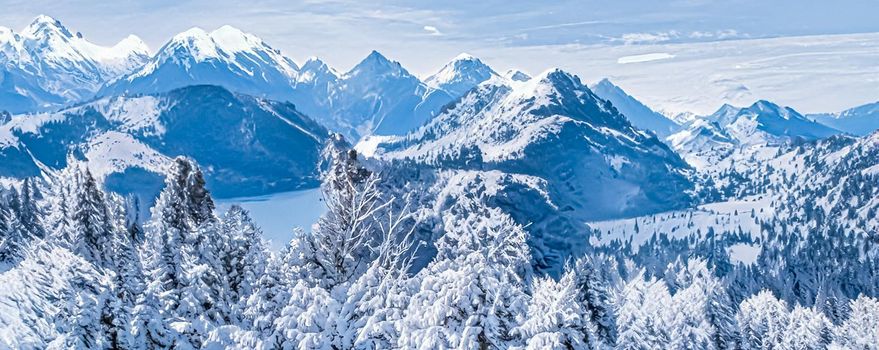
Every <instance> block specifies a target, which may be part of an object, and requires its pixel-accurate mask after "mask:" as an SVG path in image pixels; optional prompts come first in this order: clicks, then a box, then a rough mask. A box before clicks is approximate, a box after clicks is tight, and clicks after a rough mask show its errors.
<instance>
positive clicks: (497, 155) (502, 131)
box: [359, 69, 691, 218]
mask: <svg viewBox="0 0 879 350" xmlns="http://www.w3.org/2000/svg"><path fill="white" fill-rule="evenodd" d="M359 148H360V149H362V150H365V151H366V153H372V152H374V153H375V155H377V156H378V157H380V158H383V159H409V160H414V161H416V162H420V163H424V164H429V165H432V166H435V167H439V168H451V169H480V170H488V169H495V170H500V171H503V172H507V173H518V174H526V175H530V176H535V177H538V178H540V179H543V180H545V181H546V183H547V184H548V187H549V190H548V191H549V192H550V194H551V197H552V198H553V200H554V202H555V203H556V204H557V205H558V206H559V207H560V208H562V209H561V210H562V211H564V212H568V213H570V214H572V215H574V216H575V217H581V218H601V217H616V216H621V215H633V214H638V213H648V212H654V211H660V210H667V209H672V208H676V207H680V206H684V205H686V204H687V203H688V202H689V199H688V195H687V194H686V192H687V190H688V189H690V188H691V184H690V183H689V181H688V180H687V178H686V176H685V174H686V172H687V171H688V170H687V169H688V167H687V165H686V163H684V162H683V161H682V160H681V159H680V158H679V157H678V156H677V155H676V154H675V153H674V152H673V151H672V150H670V149H669V148H668V147H667V146H665V145H664V144H663V143H662V142H661V141H660V140H659V139H657V138H656V137H655V136H653V135H652V134H649V133H645V132H643V131H641V130H639V129H637V128H635V127H633V126H632V124H630V123H629V121H628V120H626V118H625V117H624V116H623V115H621V114H619V112H617V110H616V109H614V108H613V107H612V105H611V104H610V103H609V102H607V101H605V100H602V99H601V98H599V97H598V96H596V95H595V94H594V93H593V92H592V91H590V90H589V88H587V87H586V86H584V85H583V84H582V83H581V82H580V80H579V78H577V77H576V76H573V75H571V74H568V73H566V72H563V71H561V70H558V69H555V70H548V71H546V72H544V73H543V74H541V75H540V76H537V77H534V78H532V79H531V80H529V81H528V82H524V83H522V82H511V81H508V80H491V81H488V82H486V83H483V84H482V85H480V86H479V87H478V88H476V89H474V90H471V91H470V92H469V93H468V94H467V95H465V96H464V97H463V98H461V99H460V100H458V101H456V102H455V103H454V104H452V105H449V106H448V107H447V108H446V109H445V110H444V111H443V112H442V113H441V114H440V115H438V116H437V117H436V118H434V119H432V120H431V121H430V122H428V124H426V125H425V126H424V127H422V128H419V129H418V130H417V131H415V132H413V133H410V134H409V135H407V136H405V137H397V138H384V139H380V138H377V139H367V140H364V141H363V142H362V143H361V145H360V147H359ZM660 183H661V184H662V186H659V184H660Z"/></svg>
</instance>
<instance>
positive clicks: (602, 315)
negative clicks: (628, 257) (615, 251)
mask: <svg viewBox="0 0 879 350" xmlns="http://www.w3.org/2000/svg"><path fill="white" fill-rule="evenodd" d="M573 269H574V271H575V278H576V284H577V289H578V292H577V300H578V301H579V302H580V303H581V304H582V305H583V306H584V308H585V310H584V311H585V312H586V317H588V319H589V320H590V321H591V322H592V323H593V324H594V325H595V327H597V329H598V334H597V335H598V338H599V339H598V341H600V342H602V343H603V344H606V345H613V344H615V343H616V336H617V325H616V313H615V311H614V309H615V308H616V305H615V303H614V301H615V300H616V298H617V296H616V295H615V293H616V290H615V285H616V284H617V283H618V281H619V276H618V275H617V274H616V271H615V270H616V266H615V262H614V261H612V260H610V259H609V258H608V257H604V256H584V257H582V258H580V259H577V261H576V262H575V263H574V265H573Z"/></svg>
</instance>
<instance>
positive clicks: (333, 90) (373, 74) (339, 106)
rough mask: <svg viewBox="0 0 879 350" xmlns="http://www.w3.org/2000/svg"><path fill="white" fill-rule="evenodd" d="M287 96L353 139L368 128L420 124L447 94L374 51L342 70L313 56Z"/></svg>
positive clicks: (385, 130)
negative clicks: (348, 69)
mask: <svg viewBox="0 0 879 350" xmlns="http://www.w3.org/2000/svg"><path fill="white" fill-rule="evenodd" d="M312 67H313V68H312ZM291 100H292V101H293V102H294V103H295V104H296V105H297V106H301V108H302V111H303V112H305V113H306V114H307V115H311V116H315V119H316V120H317V121H319V122H321V123H322V124H324V125H325V126H327V127H328V128H330V129H332V130H334V131H338V132H342V133H343V134H345V136H346V137H347V138H349V139H351V140H357V139H359V138H360V137H362V136H366V135H371V134H379V135H402V134H405V133H406V132H408V131H410V130H413V129H415V128H417V127H418V126H420V125H422V124H424V122H426V121H427V120H428V119H430V118H431V117H432V116H433V115H435V114H436V113H437V111H439V109H440V108H441V107H442V106H443V105H445V104H446V103H448V102H450V101H451V100H452V96H450V95H449V94H448V93H447V92H445V91H443V90H439V89H436V88H432V87H429V86H428V85H426V84H424V83H422V82H421V81H420V80H419V79H418V78H417V77H416V76H414V75H412V74H411V73H409V72H408V71H407V70H406V69H405V68H403V66H402V65H400V63H399V62H396V61H391V60H389V59H387V58H386V57H385V56H383V55H382V54H380V53H378V52H377V51H373V52H371V53H370V54H369V55H368V56H367V57H366V58H364V59H363V60H362V61H361V62H360V63H358V64H357V65H356V66H354V68H352V69H351V70H350V71H348V72H346V73H344V74H341V75H337V74H336V73H335V71H333V70H331V69H329V68H328V67H325V65H324V64H323V63H322V62H320V61H313V62H312V63H311V64H310V65H309V71H308V73H306V72H303V76H302V78H301V79H300V81H299V82H298V83H297V87H296V91H295V92H294V94H293V97H292V98H291Z"/></svg>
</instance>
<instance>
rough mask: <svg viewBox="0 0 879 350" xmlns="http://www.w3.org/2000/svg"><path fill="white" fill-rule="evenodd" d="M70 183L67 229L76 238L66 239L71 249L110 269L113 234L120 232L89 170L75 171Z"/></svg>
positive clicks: (112, 259)
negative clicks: (71, 201)
mask: <svg viewBox="0 0 879 350" xmlns="http://www.w3.org/2000/svg"><path fill="white" fill-rule="evenodd" d="M76 177H77V178H78V179H79V181H76V183H75V184H74V186H75V187H74V190H73V192H72V193H71V194H72V195H74V198H73V207H72V212H71V213H70V214H71V215H72V216H71V218H70V219H69V220H67V221H68V222H69V223H70V227H69V229H70V230H71V231H72V232H74V233H75V235H76V236H75V237H76V239H75V240H74V241H71V242H68V244H70V246H71V247H73V252H74V253H77V254H79V255H80V256H82V257H83V258H85V259H86V260H88V261H90V262H92V263H94V264H95V265H97V266H100V267H104V268H111V267H113V266H114V265H115V261H114V256H113V249H112V247H113V241H114V238H115V237H114V236H116V235H117V234H121V233H120V232H118V231H117V227H115V226H114V224H115V223H114V219H113V217H112V216H111V215H110V210H109V208H108V207H107V202H106V201H105V200H104V193H103V191H102V190H101V189H100V187H98V183H97V181H96V180H95V178H94V177H93V176H92V174H91V172H90V171H89V170H88V169H86V170H84V171H81V170H79V171H78V174H77V175H76Z"/></svg>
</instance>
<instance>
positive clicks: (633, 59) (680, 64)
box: [482, 33, 879, 115]
mask: <svg viewBox="0 0 879 350" xmlns="http://www.w3.org/2000/svg"><path fill="white" fill-rule="evenodd" d="M507 50H509V51H511V52H504V53H502V54H500V55H498V56H497V57H493V56H494V55H483V57H482V58H484V59H485V61H486V62H488V63H489V64H492V63H494V62H495V61H501V62H502V63H504V64H509V65H513V66H515V65H516V63H517V62H541V63H542V64H545V65H558V66H560V67H562V68H564V69H566V70H569V71H571V72H574V73H576V74H578V75H579V76H580V77H581V78H583V79H584V80H585V81H587V82H597V81H599V80H601V79H602V78H605V77H607V78H610V80H611V81H613V83H614V84H616V85H618V86H620V87H621V88H623V90H625V91H626V92H627V93H629V94H631V95H632V96H635V98H637V99H638V100H640V101H641V102H643V103H644V104H646V105H647V106H649V107H651V108H653V109H655V110H658V111H662V112H664V113H665V114H668V115H674V114H677V113H681V112H694V113H697V114H701V115H706V114H710V113H712V112H714V111H715V110H716V109H717V108H718V107H720V106H721V104H722V103H724V102H729V103H730V104H733V105H738V106H746V105H750V104H752V103H753V102H755V101H756V100H759V99H766V100H770V101H774V102H777V103H779V104H782V105H788V106H791V107H793V108H794V109H796V110H797V111H799V112H802V113H818V112H836V111H841V110H843V109H847V108H850V107H854V106H859V105H862V104H865V103H868V102H875V101H877V100H879V65H877V64H876V62H879V33H865V34H845V35H821V36H803V37H782V38H773V39H751V40H729V41H719V42H704V43H686V44H656V45H620V46H585V45H567V46H564V47H559V46H545V47H542V46H537V47H525V48H510V49H507ZM509 57H516V61H517V62H509V59H508V58H509ZM546 57H552V59H551V60H549V61H547V59H546ZM522 68H528V69H531V70H533V71H532V72H530V73H536V72H537V71H540V70H542V69H545V68H546V67H522Z"/></svg>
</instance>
